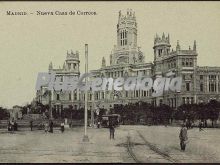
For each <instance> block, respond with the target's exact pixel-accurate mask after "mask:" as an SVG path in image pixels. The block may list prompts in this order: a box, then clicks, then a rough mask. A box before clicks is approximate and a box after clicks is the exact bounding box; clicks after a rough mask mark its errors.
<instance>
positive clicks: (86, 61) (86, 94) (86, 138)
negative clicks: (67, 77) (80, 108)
mask: <svg viewBox="0 0 220 165" xmlns="http://www.w3.org/2000/svg"><path fill="white" fill-rule="evenodd" d="M85 73H88V44H85ZM85 81H86V83H85V86H86V88H87V77H86V78H85ZM87 111H88V91H87V89H86V90H85V114H84V124H85V125H84V137H83V142H88V141H89V137H88V135H87V125H88V124H87V120H88V117H87Z"/></svg>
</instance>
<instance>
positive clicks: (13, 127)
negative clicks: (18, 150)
mask: <svg viewBox="0 0 220 165" xmlns="http://www.w3.org/2000/svg"><path fill="white" fill-rule="evenodd" d="M11 130H12V132H14V130H15V123H14V119H12V121H11Z"/></svg>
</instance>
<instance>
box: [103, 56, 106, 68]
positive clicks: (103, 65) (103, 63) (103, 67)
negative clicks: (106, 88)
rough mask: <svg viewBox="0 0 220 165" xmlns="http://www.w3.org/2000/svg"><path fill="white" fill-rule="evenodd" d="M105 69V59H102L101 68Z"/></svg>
mask: <svg viewBox="0 0 220 165" xmlns="http://www.w3.org/2000/svg"><path fill="white" fill-rule="evenodd" d="M104 67H106V61H105V57H102V68H104Z"/></svg>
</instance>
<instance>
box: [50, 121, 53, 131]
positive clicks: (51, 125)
mask: <svg viewBox="0 0 220 165" xmlns="http://www.w3.org/2000/svg"><path fill="white" fill-rule="evenodd" d="M49 127H50V131H49V132H50V133H53V121H52V120H51V121H50V125H49Z"/></svg>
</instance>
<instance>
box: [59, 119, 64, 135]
mask: <svg viewBox="0 0 220 165" xmlns="http://www.w3.org/2000/svg"><path fill="white" fill-rule="evenodd" d="M60 130H61V132H62V133H63V132H64V122H61V123H60Z"/></svg>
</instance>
